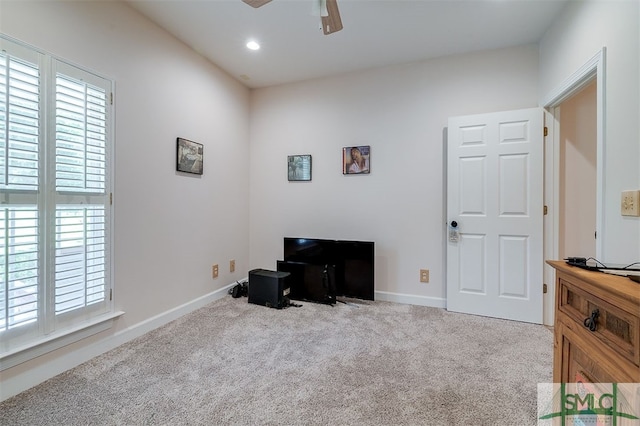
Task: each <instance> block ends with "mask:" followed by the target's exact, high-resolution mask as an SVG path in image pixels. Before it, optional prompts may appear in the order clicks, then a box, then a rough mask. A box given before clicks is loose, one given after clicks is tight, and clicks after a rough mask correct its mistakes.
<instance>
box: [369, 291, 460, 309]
mask: <svg viewBox="0 0 640 426" xmlns="http://www.w3.org/2000/svg"><path fill="white" fill-rule="evenodd" d="M374 298H375V300H382V301H385V302H395V303H402V304H405V305H418V306H430V307H432V308H446V307H447V300H446V299H443V298H441V297H427V296H416V295H414V294H401V293H390V292H388V291H376V292H375V295H374Z"/></svg>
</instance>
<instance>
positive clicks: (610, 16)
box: [539, 0, 640, 263]
mask: <svg viewBox="0 0 640 426" xmlns="http://www.w3.org/2000/svg"><path fill="white" fill-rule="evenodd" d="M639 8H640V2H638V1H637V0H621V1H591V0H586V1H577V2H569V4H568V6H567V8H566V9H565V10H564V11H563V13H562V14H561V15H560V16H559V17H558V19H557V20H556V21H555V23H554V24H553V25H552V26H551V28H550V29H549V30H548V31H547V33H546V34H545V36H544V37H543V39H542V41H541V42H540V92H539V93H540V102H541V104H542V103H544V101H545V99H546V98H547V95H548V94H549V93H553V92H555V91H556V88H558V87H560V86H561V85H562V83H563V82H564V81H566V80H567V79H568V78H569V77H570V76H571V75H572V74H573V73H574V72H575V71H576V70H578V69H579V68H580V67H581V66H582V65H583V64H585V63H586V62H587V61H588V60H589V59H591V58H592V57H593V56H594V55H595V54H596V53H597V52H599V51H600V50H601V49H602V48H603V47H606V81H605V93H606V96H605V114H606V116H605V160H604V161H605V162H604V170H605V176H604V203H605V206H604V229H603V232H602V234H603V235H601V237H602V238H603V240H602V241H603V254H604V257H603V259H599V260H601V261H603V262H610V263H631V262H636V261H638V260H639V259H640V238H639V236H640V219H638V218H630V217H623V216H621V214H620V195H621V192H622V191H624V190H628V189H640V172H639V169H640V168H639V167H638V165H639V164H640V161H639V159H640V128H639V125H638V122H639V121H640V120H639V119H638V118H639V117H640V77H639V76H640V66H639V63H638V58H639V56H640V55H639V52H640V35H639V27H640V18H639V17H640V13H639V11H638V9H639ZM585 190H588V189H587V188H585ZM594 191H595V189H594Z"/></svg>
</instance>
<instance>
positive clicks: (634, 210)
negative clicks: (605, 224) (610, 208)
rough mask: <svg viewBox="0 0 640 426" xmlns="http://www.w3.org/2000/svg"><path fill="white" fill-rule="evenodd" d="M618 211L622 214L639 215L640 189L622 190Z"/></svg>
mask: <svg viewBox="0 0 640 426" xmlns="http://www.w3.org/2000/svg"><path fill="white" fill-rule="evenodd" d="M620 213H621V214H622V216H636V217H637V216H640V191H622V199H621V200H620Z"/></svg>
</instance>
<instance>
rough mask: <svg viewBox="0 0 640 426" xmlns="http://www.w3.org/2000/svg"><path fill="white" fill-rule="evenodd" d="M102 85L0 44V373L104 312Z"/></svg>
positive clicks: (107, 298)
mask: <svg viewBox="0 0 640 426" xmlns="http://www.w3.org/2000/svg"><path fill="white" fill-rule="evenodd" d="M111 85H112V83H111V81H109V80H107V79H104V78H102V77H99V76H97V75H95V74H93V73H91V72H88V71H85V70H82V69H80V68H78V67H76V66H73V65H70V64H67V63H65V62H64V61H61V60H58V59H56V58H53V57H51V56H50V55H47V54H45V53H42V52H39V51H37V50H36V49H33V48H31V47H29V46H26V45H23V44H21V43H19V42H16V41H13V40H9V39H7V38H5V37H4V36H2V35H0V361H2V363H0V366H1V365H3V364H4V362H5V359H6V358H5V357H13V356H14V355H15V354H16V353H19V352H22V351H25V352H26V351H28V349H25V348H30V347H32V346H34V347H35V346H37V345H40V344H42V343H43V342H45V341H47V342H49V341H53V340H55V339H56V338H57V337H61V336H66V335H67V334H68V333H74V332H75V331H77V330H83V329H85V328H86V327H91V326H92V324H101V323H102V321H103V319H104V318H106V317H108V315H103V314H109V313H110V312H112V309H113V305H112V302H111V285H112V284H111V282H112V281H111V276H110V271H111V268H112V267H111V263H110V262H111V259H110V250H111V249H110V235H111V232H112V231H111V229H110V224H111V205H110V191H111V178H110V170H111V164H110V162H111V159H112V137H111V135H110V131H111V128H112V117H111V115H112V108H111ZM48 347H49V346H48ZM35 353H37V351H35V352H33V354H35ZM33 354H29V356H33ZM16 357H17V358H11V359H12V361H11V362H15V363H17V362H20V360H24V359H25V358H23V357H22V354H21V355H19V356H18V355H16ZM4 365H6V364H4ZM11 365H15V364H11Z"/></svg>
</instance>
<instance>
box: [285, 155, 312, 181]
mask: <svg viewBox="0 0 640 426" xmlns="http://www.w3.org/2000/svg"><path fill="white" fill-rule="evenodd" d="M287 176H288V177H289V181H290V182H294V181H309V180H311V155H289V156H288V157H287Z"/></svg>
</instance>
